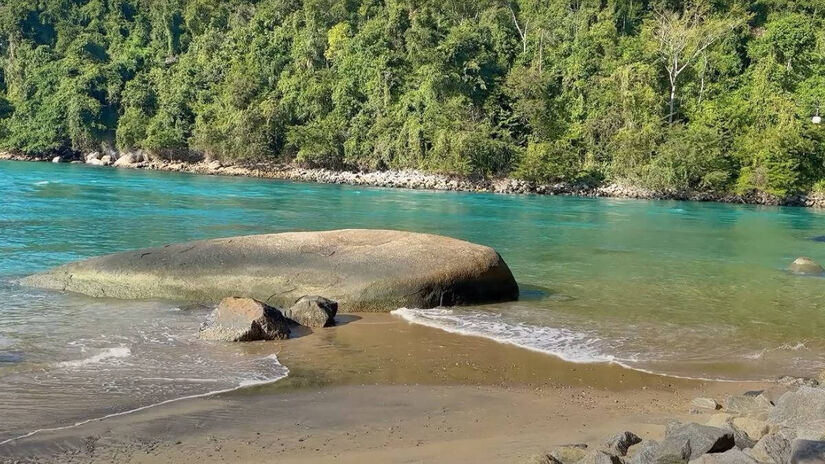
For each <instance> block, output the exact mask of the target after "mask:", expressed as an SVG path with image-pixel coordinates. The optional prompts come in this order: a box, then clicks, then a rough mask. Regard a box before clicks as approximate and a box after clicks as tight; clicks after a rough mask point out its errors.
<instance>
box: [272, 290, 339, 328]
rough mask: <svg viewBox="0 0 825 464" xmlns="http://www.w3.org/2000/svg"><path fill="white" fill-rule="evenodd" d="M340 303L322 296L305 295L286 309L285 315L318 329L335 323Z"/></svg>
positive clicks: (294, 320)
mask: <svg viewBox="0 0 825 464" xmlns="http://www.w3.org/2000/svg"><path fill="white" fill-rule="evenodd" d="M337 313H338V303H337V302H335V301H332V300H330V299H329V298H324V297H322V296H304V297H301V298H300V299H299V300H298V301H296V302H295V304H294V305H292V307H291V308H289V309H287V310H284V316H286V318H287V319H289V320H291V321H293V322H295V323H296V324H299V325H302V326H304V327H310V328H313V329H318V328H321V327H330V326H333V325H335V315H336V314H337Z"/></svg>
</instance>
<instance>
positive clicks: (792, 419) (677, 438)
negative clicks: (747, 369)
mask: <svg viewBox="0 0 825 464" xmlns="http://www.w3.org/2000/svg"><path fill="white" fill-rule="evenodd" d="M805 383H807V384H808V385H803V386H800V387H797V388H795V389H792V390H791V391H788V392H786V393H785V394H783V395H782V396H781V397H780V398H779V399H778V400H777V401H776V403H775V404H774V403H773V402H772V401H770V399H769V398H768V397H767V396H766V395H765V394H764V393H763V392H758V391H753V392H747V393H745V394H742V395H732V396H730V397H728V398H727V399H726V400H725V401H724V402H723V403H722V405H719V406H718V407H719V408H720V411H719V412H717V413H715V414H714V415H713V416H711V417H710V419H709V420H708V421H707V423H706V424H696V423H688V424H683V423H679V422H672V423H670V424H668V426H667V427H666V429H665V435H664V439H662V440H661V441H654V440H644V441H643V440H642V439H641V438H639V437H638V436H636V435H634V434H633V433H631V432H622V433H619V434H617V435H615V436H613V437H611V438H610V439H608V440H606V441H605V442H604V443H602V444H600V445H598V446H596V447H593V448H592V449H591V447H589V446H588V445H586V444H577V445H566V446H561V447H558V448H556V449H553V450H552V451H550V452H548V453H545V454H543V455H541V456H539V457H538V459H537V460H536V461H535V462H538V463H539V464H591V463H594V462H598V463H600V464H602V463H603V464H677V463H700V464H815V463H816V464H823V463H825V386H810V385H815V384H817V383H818V382H816V381H812V382H805ZM692 405H693V406H696V407H702V408H705V409H706V410H716V408H717V406H716V405H718V403H717V402H716V401H715V400H713V399H710V398H697V399H696V400H694V401H693V402H692Z"/></svg>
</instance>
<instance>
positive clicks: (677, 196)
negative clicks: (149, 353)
mask: <svg viewBox="0 0 825 464" xmlns="http://www.w3.org/2000/svg"><path fill="white" fill-rule="evenodd" d="M87 156H90V155H87ZM91 156H99V154H93V155H91ZM106 156H110V157H111V158H110V160H107V161H105V162H101V161H100V159H99V158H94V161H92V162H90V163H87V162H86V161H84V160H83V159H82V158H77V159H71V160H70V159H64V158H60V157H55V158H51V159H50V158H49V157H42V156H41V157H38V156H26V155H18V154H12V153H7V152H2V153H0V161H30V162H59V163H74V164H92V165H95V166H100V167H115V168H127V169H147V170H153V171H166V172H183V173H191V174H201V175H216V176H229V177H251V178H260V179H274V180H286V181H297V182H312V183H319V184H339V185H354V186H364V187H382V188H398V189H409V190H434V191H454V192H472V193H495V194H534V195H550V196H575V197H590V198H619V199H633V200H676V201H695V202H716V203H727V204H747V205H761V206H797V207H806V208H825V194H816V193H808V194H794V195H788V196H786V197H782V198H780V197H776V196H773V195H770V194H767V193H763V192H751V193H749V194H746V195H735V194H717V193H714V192H682V191H665V192H660V191H653V190H648V189H644V188H641V187H635V186H631V185H626V184H621V183H611V184H605V185H600V186H595V187H594V186H581V185H574V184H570V183H565V182H559V183H553V184H542V183H536V182H530V181H524V180H519V179H513V178H507V177H502V178H480V177H466V176H458V175H447V174H432V173H425V172H422V171H418V170H401V171H398V170H388V171H370V172H353V171H334V170H330V169H324V168H304V167H299V166H294V165H290V164H283V163H274V162H249V161H247V162H241V161H239V162H231V161H222V160H212V161H208V160H201V161H174V160H165V159H159V158H154V157H146V156H145V155H143V154H139V155H137V159H139V161H134V162H124V161H130V159H124V160H122V161H118V160H119V158H115V157H114V156H112V155H106ZM135 157H136V155H135V154H131V153H129V154H122V155H121V156H120V158H131V159H135ZM144 158H145V160H144ZM56 159H59V160H60V161H54V160H56Z"/></svg>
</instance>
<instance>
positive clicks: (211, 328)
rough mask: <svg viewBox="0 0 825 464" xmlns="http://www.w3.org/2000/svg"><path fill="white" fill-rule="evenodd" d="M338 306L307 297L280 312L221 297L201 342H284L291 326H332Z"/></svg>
mask: <svg viewBox="0 0 825 464" xmlns="http://www.w3.org/2000/svg"><path fill="white" fill-rule="evenodd" d="M337 310H338V303H336V302H334V301H332V300H329V299H327V298H324V297H319V296H306V297H303V298H301V299H300V300H298V302H297V303H296V304H295V306H293V307H292V308H290V309H288V310H286V311H281V310H280V309H278V308H275V307H273V306H269V305H267V304H266V303H263V302H260V301H258V300H255V299H253V298H239V297H229V298H224V299H223V300H222V301H221V302H220V304H218V307H217V308H215V311H213V312H212V314H211V316H210V319H209V320H208V321H207V322H206V323H205V324H204V326H203V327H201V330H200V332H199V333H198V337H199V338H201V339H202V340H213V341H222V342H251V341H258V340H285V339H287V338H289V335H290V327H289V326H290V324H292V325H301V326H305V327H310V328H319V327H329V326H332V325H335V313H336V312H337Z"/></svg>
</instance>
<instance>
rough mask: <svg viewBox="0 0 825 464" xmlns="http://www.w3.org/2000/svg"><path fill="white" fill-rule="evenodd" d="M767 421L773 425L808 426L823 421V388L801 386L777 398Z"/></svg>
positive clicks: (824, 400)
mask: <svg viewBox="0 0 825 464" xmlns="http://www.w3.org/2000/svg"><path fill="white" fill-rule="evenodd" d="M768 422H769V423H770V424H772V425H775V426H784V427H810V426H812V425H814V424H817V423H821V422H825V389H822V388H813V387H801V388H799V389H798V390H796V391H789V392H787V393H785V394H784V395H782V396H781V397H780V398H779V401H777V402H776V407H774V408H773V409H772V410H771V412H770V414H769V415H768Z"/></svg>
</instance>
